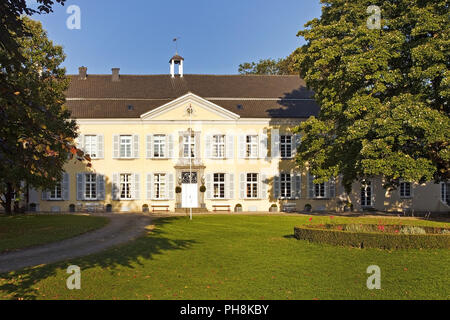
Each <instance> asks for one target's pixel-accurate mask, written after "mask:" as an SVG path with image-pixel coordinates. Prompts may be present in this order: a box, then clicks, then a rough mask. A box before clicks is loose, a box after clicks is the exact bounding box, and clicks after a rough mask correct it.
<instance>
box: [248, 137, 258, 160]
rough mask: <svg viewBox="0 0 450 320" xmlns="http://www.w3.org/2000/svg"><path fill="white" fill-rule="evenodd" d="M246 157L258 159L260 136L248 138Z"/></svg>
mask: <svg viewBox="0 0 450 320" xmlns="http://www.w3.org/2000/svg"><path fill="white" fill-rule="evenodd" d="M245 146H246V148H245V150H246V152H245V156H246V157H247V158H258V136H257V135H254V136H246V141H245Z"/></svg>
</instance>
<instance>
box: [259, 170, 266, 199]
mask: <svg viewBox="0 0 450 320" xmlns="http://www.w3.org/2000/svg"><path fill="white" fill-rule="evenodd" d="M258 176H259V198H260V199H267V190H268V183H267V182H268V181H267V174H265V173H262V174H259V175H258Z"/></svg>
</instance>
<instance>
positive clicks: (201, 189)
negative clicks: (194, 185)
mask: <svg viewBox="0 0 450 320" xmlns="http://www.w3.org/2000/svg"><path fill="white" fill-rule="evenodd" d="M205 191H206V187H205V185H202V186H200V192H202V193H204V192H205Z"/></svg>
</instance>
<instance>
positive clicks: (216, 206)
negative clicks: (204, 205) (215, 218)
mask: <svg viewBox="0 0 450 320" xmlns="http://www.w3.org/2000/svg"><path fill="white" fill-rule="evenodd" d="M212 207H213V211H214V212H217V211H227V212H230V211H231V207H230V205H229V204H213V206H212ZM221 208H222V209H221Z"/></svg>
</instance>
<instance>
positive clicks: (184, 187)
mask: <svg viewBox="0 0 450 320" xmlns="http://www.w3.org/2000/svg"><path fill="white" fill-rule="evenodd" d="M181 181H182V182H181V207H182V208H198V184H197V172H191V173H189V172H182V173H181Z"/></svg>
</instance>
